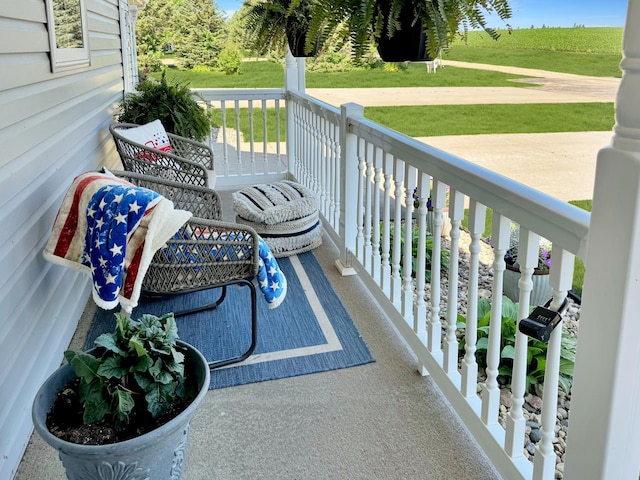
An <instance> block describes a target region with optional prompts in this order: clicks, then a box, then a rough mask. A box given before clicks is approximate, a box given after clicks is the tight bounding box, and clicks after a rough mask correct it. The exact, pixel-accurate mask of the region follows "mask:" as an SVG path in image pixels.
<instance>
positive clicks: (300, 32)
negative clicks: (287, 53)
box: [287, 18, 318, 57]
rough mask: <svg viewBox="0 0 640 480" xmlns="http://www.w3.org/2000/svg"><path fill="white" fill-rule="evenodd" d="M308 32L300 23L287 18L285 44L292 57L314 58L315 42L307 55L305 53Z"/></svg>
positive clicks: (316, 50)
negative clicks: (287, 45)
mask: <svg viewBox="0 0 640 480" xmlns="http://www.w3.org/2000/svg"><path fill="white" fill-rule="evenodd" d="M308 30H309V28H308V26H306V25H302V23H301V22H300V21H298V20H295V19H293V18H287V43H288V44H289V49H290V50H291V54H292V55H293V56H294V57H314V56H315V55H316V53H318V45H317V42H316V45H314V47H313V49H312V50H311V51H310V52H309V53H306V52H305V45H306V42H307V32H308Z"/></svg>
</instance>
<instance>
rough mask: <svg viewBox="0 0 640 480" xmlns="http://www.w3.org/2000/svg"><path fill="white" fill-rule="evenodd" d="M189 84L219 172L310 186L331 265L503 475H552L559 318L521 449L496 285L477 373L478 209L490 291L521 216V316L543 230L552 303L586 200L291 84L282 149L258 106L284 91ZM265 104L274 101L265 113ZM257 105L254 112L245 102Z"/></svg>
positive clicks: (568, 266)
mask: <svg viewBox="0 0 640 480" xmlns="http://www.w3.org/2000/svg"><path fill="white" fill-rule="evenodd" d="M198 92H199V93H200V94H201V95H203V96H204V98H206V99H207V101H210V102H212V105H213V106H214V107H215V108H219V109H220V112H219V114H220V116H221V118H222V126H221V130H220V131H219V132H218V139H217V140H216V141H215V142H214V147H215V148H216V149H217V151H218V153H219V155H220V158H219V159H217V161H216V174H217V184H218V185H226V186H229V187H230V186H233V185H241V184H245V183H250V182H253V183H258V182H262V181H271V180H275V179H278V178H284V177H285V176H286V177H289V178H294V179H296V180H297V181H299V182H300V183H303V184H304V185H306V186H307V187H309V188H311V189H312V190H313V191H315V192H318V195H319V198H320V209H321V213H322V215H323V217H324V220H325V227H326V229H327V231H328V233H329V234H330V235H331V236H332V237H333V239H334V240H335V241H336V243H337V244H338V245H339V246H340V251H341V255H340V259H339V260H338V261H337V262H336V263H337V265H338V267H339V268H341V269H342V270H343V272H345V273H349V272H357V273H358V274H360V275H361V277H362V278H363V280H364V281H365V282H366V283H367V284H368V286H369V288H370V290H371V291H372V293H373V294H374V296H375V297H376V298H377V300H378V302H379V304H380V307H381V308H382V309H383V310H384V311H385V312H386V313H387V315H388V316H389V318H390V319H391V321H392V322H393V323H394V325H395V326H396V328H397V330H398V332H399V334H400V335H401V336H402V337H403V338H404V339H405V340H406V342H407V343H408V344H409V346H410V347H411V349H412V350H413V352H414V353H415V355H416V356H417V358H418V361H419V363H420V366H421V368H422V371H423V373H424V374H430V375H431V376H432V377H433V379H434V380H435V381H436V383H437V384H438V386H439V387H440V389H441V390H442V392H443V393H444V394H445V395H446V397H447V398H448V400H449V401H450V402H451V404H452V405H453V407H454V408H455V410H456V412H457V413H458V415H459V416H460V417H461V418H462V419H463V420H464V421H465V423H466V425H467V426H468V428H469V429H470V430H471V432H472V433H473V434H474V436H475V437H476V439H477V441H478V443H479V444H480V445H481V446H482V448H483V449H484V450H485V452H486V453H487V455H488V456H489V457H490V458H491V459H492V461H493V462H494V463H495V465H496V468H497V469H498V470H499V471H500V472H501V473H502V474H503V475H504V477H505V478H526V479H529V478H539V479H552V478H554V474H555V467H556V452H555V450H554V446H553V445H554V437H555V436H556V433H555V432H554V427H555V424H556V410H557V389H558V375H559V366H560V341H561V330H562V329H561V328H556V330H555V331H554V333H553V335H552V337H551V340H550V341H549V346H548V353H547V358H546V371H545V380H546V381H545V385H544V394H543V399H544V400H543V406H542V413H541V428H540V431H541V433H542V439H541V440H540V442H539V443H538V444H537V451H536V453H535V455H534V462H533V463H532V462H530V461H529V460H528V459H527V458H526V456H525V455H524V446H525V445H524V441H525V428H526V427H525V417H524V416H523V409H522V407H523V403H524V396H525V393H526V392H525V385H526V368H527V337H526V336H524V335H523V334H520V333H517V336H516V345H515V355H514V362H513V377H512V382H511V395H512V399H511V400H512V405H513V406H512V408H511V409H510V412H509V414H508V417H507V418H506V421H505V422H504V426H502V425H501V424H500V422H499V418H498V412H499V406H500V389H499V386H498V369H499V367H500V366H501V364H500V362H501V355H500V353H501V352H500V330H501V329H500V327H501V311H502V296H501V295H493V298H492V313H491V322H490V327H489V347H488V349H487V366H486V369H485V373H486V380H485V381H483V382H481V383H480V386H478V385H479V383H478V371H479V369H481V368H480V367H479V365H478V362H477V361H476V349H475V345H476V341H477V321H478V318H477V316H476V314H475V313H476V310H477V305H478V299H479V296H480V293H479V289H478V285H479V268H478V267H479V261H480V250H481V241H482V240H481V236H482V234H483V231H484V228H485V214H486V211H487V209H491V210H493V227H492V231H491V245H492V247H493V251H494V252H495V256H494V257H495V260H494V261H493V265H492V266H493V273H494V275H493V287H492V291H493V292H502V282H503V272H504V270H505V262H504V260H503V258H504V254H505V252H506V250H507V248H508V244H509V231H510V228H509V227H510V222H511V221H514V222H516V223H518V224H520V249H519V253H520V255H519V262H520V265H521V271H522V272H523V273H522V277H521V280H520V283H519V286H520V298H521V301H520V304H519V318H525V317H527V316H528V313H529V307H530V305H529V293H530V292H531V289H532V281H531V275H532V273H533V268H534V266H536V265H537V258H538V256H537V246H538V239H539V237H540V236H543V237H545V238H547V239H548V240H550V241H551V242H552V243H553V262H552V265H551V270H550V283H551V285H552V287H553V289H554V303H553V305H552V307H553V306H556V305H560V304H561V302H562V301H563V300H564V298H565V297H566V295H567V291H568V290H569V289H570V288H571V282H572V274H573V259H574V255H578V256H580V257H582V256H583V255H584V252H585V248H586V241H587V237H588V232H589V227H588V225H589V214H588V213H586V212H584V211H582V210H580V209H578V208H576V207H573V206H571V205H569V204H566V203H564V202H561V201H559V200H556V199H554V198H551V197H548V196H546V195H544V194H542V193H540V192H538V191H536V190H533V189H531V188H528V187H526V186H523V185H521V184H519V183H517V182H514V181H511V180H509V179H507V178H504V177H502V176H500V175H498V174H496V173H494V172H491V171H488V170H485V169H483V168H480V167H478V166H476V165H474V164H471V163H469V162H466V161H464V160H462V159H460V158H457V157H455V156H452V155H450V154H447V153H446V152H443V151H440V150H437V149H435V148H432V147H430V146H428V145H425V144H423V143H420V142H418V141H416V140H413V139H411V138H409V137H406V136H404V135H401V134H399V133H397V132H394V131H392V130H389V129H387V128H384V127H381V126H380V125H377V124H375V123H373V122H370V121H368V120H366V119H365V118H363V116H362V112H363V108H362V107H360V106H358V105H355V104H347V105H343V106H342V108H341V109H340V110H338V109H336V108H334V107H331V106H329V105H327V104H324V103H323V102H320V101H318V100H316V99H314V98H312V97H310V96H307V95H305V94H304V93H301V92H296V91H289V92H288V93H287V94H286V102H287V103H286V113H287V125H288V132H287V134H288V137H287V138H286V143H287V145H288V149H289V151H290V152H291V154H290V155H289V156H288V158H287V156H285V155H284V150H285V149H284V147H283V145H284V138H283V136H281V134H283V133H284V132H278V136H277V140H279V141H277V142H272V141H267V135H266V131H267V130H268V129H269V125H268V123H269V120H268V119H273V118H278V116H279V115H282V113H281V109H282V102H283V100H284V99H285V95H284V92H283V91H281V90H255V91H254V90H238V91H234V90H227V91H208V90H207V91H204V90H199V91H198ZM256 102H257V104H258V107H257V108H256V105H255V103H256ZM217 105H219V107H218V106H217ZM268 108H271V109H273V111H272V112H271V113H269V112H268V110H267V109H268ZM256 109H257V110H259V114H258V115H255V111H256ZM242 115H249V118H250V119H251V120H249V127H248V128H247V127H245V131H248V132H249V138H242V133H241V132H240V130H241V128H240V123H241V122H242V118H241V117H242ZM274 115H275V117H274ZM256 119H257V120H256ZM246 121H247V120H245V122H246ZM278 122H279V118H278ZM226 125H231V127H226ZM277 125H279V123H278V124H277ZM273 130H274V129H273V128H272V131H273ZM256 132H260V133H261V134H262V138H261V139H259V140H255V135H256ZM234 135H235V138H234V139H233V140H231V139H232V137H234ZM275 139H276V138H274V139H269V140H275ZM447 191H448V195H447ZM414 192H415V194H414ZM429 197H431V200H432V203H433V212H434V221H433V224H434V226H433V228H432V229H433V230H434V231H433V238H435V239H439V240H440V241H434V242H433V247H432V251H431V252H430V253H431V259H432V270H431V282H430V288H428V291H429V292H430V295H425V294H424V292H425V287H427V285H426V284H425V280H424V279H425V271H424V269H425V255H426V253H427V252H426V239H427V235H428V231H427V199H428V198H429ZM414 199H415V201H416V205H417V208H416V207H414ZM465 209H468V212H469V215H468V219H469V220H468V230H469V235H470V238H471V243H470V245H469V252H470V256H469V265H470V269H469V270H470V273H469V278H468V282H467V286H466V296H467V301H468V304H467V312H468V314H467V320H466V325H467V326H466V329H465V344H466V348H465V349H464V355H462V356H460V355H459V353H458V352H459V340H458V338H459V337H458V335H457V334H456V329H457V320H458V319H457V314H458V312H459V309H460V305H459V301H458V291H459V290H460V289H461V288H462V287H461V286H460V284H459V282H458V258H459V256H460V245H459V239H460V232H461V229H460V226H461V221H462V219H463V215H464V211H465ZM445 211H447V215H448V217H449V219H450V223H451V231H450V233H449V234H448V236H449V237H450V246H449V249H450V258H451V261H450V266H449V270H448V271H447V272H445V275H446V277H447V278H448V279H449V281H448V292H447V295H446V298H443V300H442V302H441V301H440V298H441V292H440V290H441V281H442V274H441V268H440V251H441V249H442V245H441V243H442V240H441V233H442V228H443V223H444V222H443V220H444V215H443V213H444V212H445ZM411 218H414V219H415V220H414V222H415V225H416V226H417V229H418V235H417V237H413V236H412V231H411V230H412V229H410V228H406V229H404V235H405V237H404V243H403V244H401V242H400V241H394V242H391V238H392V232H400V231H401V230H402V228H401V226H402V224H403V222H404V219H411ZM398 236H399V235H397V236H396V240H399V239H398ZM414 241H416V242H417V252H418V253H417V258H416V259H415V265H416V270H417V271H416V272H415V274H414V272H412V267H411V265H412V255H413V254H412V246H413V245H412V243H413V242H414ZM485 248H486V247H485ZM441 305H442V306H441ZM478 391H480V393H479V394H478Z"/></svg>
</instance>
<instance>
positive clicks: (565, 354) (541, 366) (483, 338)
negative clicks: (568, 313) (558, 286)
mask: <svg viewBox="0 0 640 480" xmlns="http://www.w3.org/2000/svg"><path fill="white" fill-rule="evenodd" d="M490 319H491V302H490V301H489V300H488V299H487V298H481V299H480V300H479V301H478V341H477V343H476V360H477V362H478V365H480V366H481V367H483V368H485V367H486V365H487V348H488V346H489V321H490ZM517 321H518V304H517V303H513V302H512V301H511V300H510V299H509V298H507V297H504V296H503V297H502V325H501V329H500V333H501V335H500V366H499V368H498V375H501V376H504V377H505V378H506V380H507V381H508V382H509V383H510V382H511V377H512V376H513V360H514V358H515V344H516V331H517ZM458 328H459V329H461V330H464V329H465V328H466V318H465V317H464V316H462V315H459V316H458ZM558 328H562V329H563V330H562V341H561V347H560V376H559V379H558V382H559V384H560V386H561V387H562V389H563V390H564V391H565V392H567V393H569V392H570V391H571V383H572V381H573V367H574V365H575V361H576V345H577V339H576V338H575V337H574V336H572V335H571V334H570V333H569V332H568V331H567V329H566V328H565V327H564V324H563V325H562V326H559V327H558ZM528 340H529V341H528V349H527V378H526V390H527V391H531V392H533V387H534V386H535V385H537V384H541V383H543V382H544V373H545V368H546V357H547V344H546V343H543V342H540V341H538V340H535V339H532V338H529V339H528ZM464 345H465V342H464V338H463V339H462V341H461V342H460V343H459V353H460V355H464Z"/></svg>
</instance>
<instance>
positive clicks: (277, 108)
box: [275, 98, 293, 172]
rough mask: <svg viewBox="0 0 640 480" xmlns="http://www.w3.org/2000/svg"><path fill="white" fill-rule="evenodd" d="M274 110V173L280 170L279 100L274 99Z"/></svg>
mask: <svg viewBox="0 0 640 480" xmlns="http://www.w3.org/2000/svg"><path fill="white" fill-rule="evenodd" d="M275 109H276V125H275V126H276V170H275V171H276V172H279V171H280V170H279V168H280V160H281V159H280V141H281V138H280V99H279V98H276V103H275ZM289 167H292V165H289ZM288 170H291V171H293V169H292V168H291V169H285V171H288Z"/></svg>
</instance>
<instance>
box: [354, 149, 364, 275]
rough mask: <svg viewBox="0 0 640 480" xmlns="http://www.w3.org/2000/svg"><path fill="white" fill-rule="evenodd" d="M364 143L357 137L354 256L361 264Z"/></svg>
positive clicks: (362, 258)
mask: <svg viewBox="0 0 640 480" xmlns="http://www.w3.org/2000/svg"><path fill="white" fill-rule="evenodd" d="M365 148H366V146H365V143H364V140H362V139H361V138H359V139H358V208H357V212H356V214H357V218H358V236H357V238H356V257H357V258H358V260H360V263H361V264H362V265H364V264H365V256H364V196H365V180H366V163H365V158H364V157H365Z"/></svg>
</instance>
